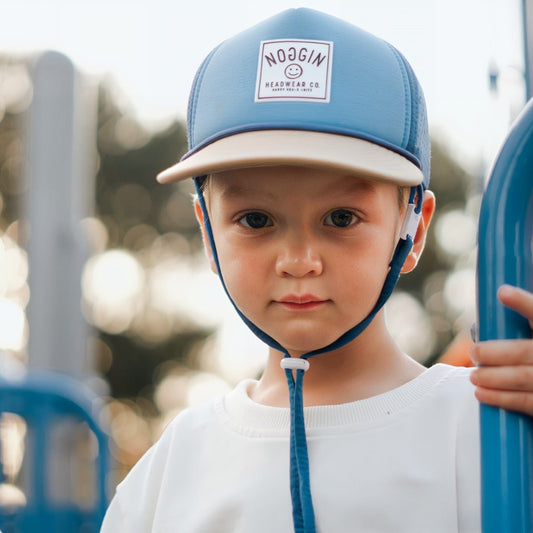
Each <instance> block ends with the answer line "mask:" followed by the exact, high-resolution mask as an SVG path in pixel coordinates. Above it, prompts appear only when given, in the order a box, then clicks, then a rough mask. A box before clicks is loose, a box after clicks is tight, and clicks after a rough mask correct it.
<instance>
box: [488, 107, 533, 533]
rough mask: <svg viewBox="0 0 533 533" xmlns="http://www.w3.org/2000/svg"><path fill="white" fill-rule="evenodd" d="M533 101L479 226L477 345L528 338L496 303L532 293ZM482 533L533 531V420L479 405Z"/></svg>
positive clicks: (497, 168)
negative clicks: (507, 287)
mask: <svg viewBox="0 0 533 533" xmlns="http://www.w3.org/2000/svg"><path fill="white" fill-rule="evenodd" d="M532 193H533V100H532V101H530V102H529V103H528V105H527V106H526V107H525V109H524V110H523V112H522V114H521V115H520V116H519V117H518V119H517V121H516V122H515V125H514V126H513V128H512V129H511V132H510V134H509V136H508V138H507V140H506V141H505V143H504V145H503V147H502V150H501V152H500V154H499V156H498V158H497V160H496V163H495V165H494V167H493V169H492V172H491V176H490V179H489V182H488V185H487V188H486V190H485V193H484V195H483V201H482V205H481V213H480V221H479V237H478V239H479V252H478V254H479V255H478V335H479V340H481V341H483V340H489V339H512V338H529V337H531V329H530V327H529V323H528V321H527V320H526V319H524V318H523V317H522V316H520V315H519V314H517V313H515V312H514V311H511V310H509V309H507V308H505V307H504V306H503V305H501V304H500V303H499V302H498V300H497V298H496V291H497V289H498V287H499V286H500V285H502V284H504V283H508V284H511V285H515V286H518V287H522V288H524V289H527V290H530V291H531V290H532V289H533V261H532V246H533V241H532V238H533V194H532ZM480 414H481V467H482V520H483V532H484V533H496V532H498V533H531V532H532V531H533V500H532V498H533V490H532V483H533V419H531V418H530V417H527V416H525V415H519V414H517V413H513V412H509V411H504V410H503V409H498V408H494V407H490V406H487V405H482V406H481V413H480Z"/></svg>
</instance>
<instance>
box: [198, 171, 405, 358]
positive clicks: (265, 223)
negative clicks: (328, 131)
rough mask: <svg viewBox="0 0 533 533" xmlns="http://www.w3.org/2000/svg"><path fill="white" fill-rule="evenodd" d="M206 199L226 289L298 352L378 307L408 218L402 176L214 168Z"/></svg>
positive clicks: (269, 331) (333, 337) (263, 326)
mask: <svg viewBox="0 0 533 533" xmlns="http://www.w3.org/2000/svg"><path fill="white" fill-rule="evenodd" d="M206 201H207V205H208V210H209V215H210V218H211V224H212V229H213V235H214V239H215V243H216V247H217V252H218V257H219V263H220V268H221V272H222V276H223V278H224V281H225V284H226V287H227V289H228V292H229V293H230V295H231V297H232V299H233V300H234V302H235V304H236V305H237V307H238V308H239V309H240V310H241V312H242V313H243V314H244V315H245V316H247V317H248V318H249V319H250V320H251V321H252V322H253V323H254V324H255V325H256V326H258V327H259V328H261V329H262V330H263V331H265V332H266V333H267V334H268V335H270V336H271V337H272V338H274V339H276V341H278V342H279V343H280V344H281V345H282V346H284V347H285V348H286V349H287V350H289V352H290V354H291V355H293V356H298V355H301V354H302V353H306V352H309V351H311V350H315V349H318V348H321V347H324V346H326V345H328V344H330V343H331V342H333V341H334V340H336V339H337V338H338V337H339V336H341V335H342V334H343V333H345V332H346V331H347V330H348V329H350V328H351V327H353V326H354V325H355V324H357V323H359V322H360V321H361V320H362V319H364V318H365V317H366V316H367V315H368V313H369V312H370V311H371V310H372V308H373V307H374V304H375V303H376V300H377V298H378V296H379V293H380V291H381V289H382V286H383V283H384V280H385V277H386V275H387V272H388V265H389V262H390V260H391V257H392V254H393V251H394V248H395V246H396V243H397V241H398V236H399V229H400V225H401V220H402V213H401V208H400V205H399V199H398V188H397V186H396V185H393V184H388V183H380V182H376V181H366V180H363V179H360V178H356V177H354V176H351V175H345V174H342V173H338V172H334V171H327V170H326V171H325V170H319V169H310V168H304V167H290V166H280V167H259V168H251V169H242V170H233V171H226V172H220V173H218V174H215V175H214V176H213V178H212V179H211V180H210V181H209V186H208V190H207V191H206ZM208 253H209V254H210V251H208ZM210 256H211V254H210ZM211 263H212V268H213V269H214V270H216V268H215V266H214V263H213V260H212V257H211Z"/></svg>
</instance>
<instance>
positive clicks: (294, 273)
mask: <svg viewBox="0 0 533 533" xmlns="http://www.w3.org/2000/svg"><path fill="white" fill-rule="evenodd" d="M323 268H324V267H323V264H322V259H321V257H320V254H318V253H317V251H316V250H314V249H313V247H312V246H310V245H309V244H306V243H299V244H296V245H294V246H287V247H286V248H285V249H284V250H283V251H282V252H281V253H280V254H279V255H278V259H277V261H276V274H277V275H278V276H282V277H286V276H290V277H295V278H302V277H305V276H319V275H320V274H322V271H323Z"/></svg>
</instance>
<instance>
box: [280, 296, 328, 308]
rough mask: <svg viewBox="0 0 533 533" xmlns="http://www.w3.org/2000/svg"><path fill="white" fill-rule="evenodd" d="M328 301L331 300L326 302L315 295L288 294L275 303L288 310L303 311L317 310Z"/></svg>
mask: <svg viewBox="0 0 533 533" xmlns="http://www.w3.org/2000/svg"><path fill="white" fill-rule="evenodd" d="M328 301H329V300H324V299H322V298H319V297H318V296H314V295H313V294H301V295H300V294H287V295H286V296H282V297H281V298H280V299H279V300H276V301H275V302H276V303H278V304H280V305H282V306H283V307H285V308H286V309H290V310H297V311H303V310H312V309H316V308H317V307H320V306H322V305H324V304H325V303H327V302H328Z"/></svg>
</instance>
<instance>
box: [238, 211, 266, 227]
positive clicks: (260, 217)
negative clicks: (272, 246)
mask: <svg viewBox="0 0 533 533" xmlns="http://www.w3.org/2000/svg"><path fill="white" fill-rule="evenodd" d="M239 223H240V224H242V225H243V226H244V227H246V228H253V229H260V228H266V227H267V226H272V220H270V218H269V217H268V216H267V215H265V214H264V213H259V212H256V211H254V212H252V213H246V215H244V216H243V217H241V218H240V219H239Z"/></svg>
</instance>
